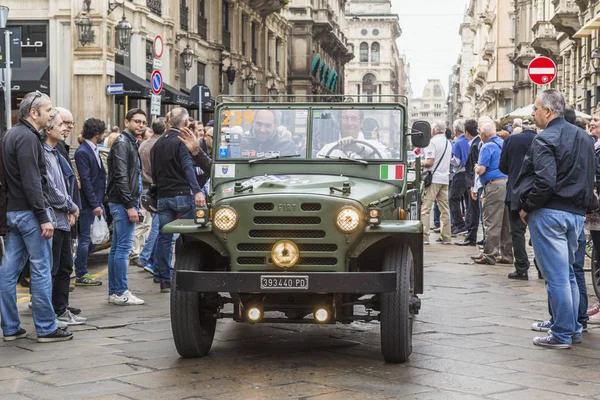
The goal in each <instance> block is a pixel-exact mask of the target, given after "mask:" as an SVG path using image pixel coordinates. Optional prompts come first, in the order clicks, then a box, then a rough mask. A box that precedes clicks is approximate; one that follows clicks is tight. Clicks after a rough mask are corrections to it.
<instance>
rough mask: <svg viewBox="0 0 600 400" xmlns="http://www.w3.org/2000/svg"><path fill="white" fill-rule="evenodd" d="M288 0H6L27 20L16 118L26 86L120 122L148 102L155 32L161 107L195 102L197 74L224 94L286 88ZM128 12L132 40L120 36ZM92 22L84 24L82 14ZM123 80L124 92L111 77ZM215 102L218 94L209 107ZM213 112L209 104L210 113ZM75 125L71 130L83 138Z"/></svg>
mask: <svg viewBox="0 0 600 400" xmlns="http://www.w3.org/2000/svg"><path fill="white" fill-rule="evenodd" d="M284 3H285V1H282V0H177V1H175V0H172V1H165V0H162V1H161V0H125V1H107V0H57V1H49V0H31V1H27V2H23V1H16V0H7V1H5V2H4V3H3V4H4V5H7V6H8V7H9V8H10V13H9V21H8V25H9V26H18V27H21V31H22V45H21V46H22V54H23V62H22V66H21V67H20V68H14V69H13V82H12V89H13V100H12V109H13V122H14V121H15V118H16V110H17V109H18V105H19V103H20V99H22V97H23V95H24V94H25V93H27V92H29V91H32V90H37V89H39V90H41V91H43V92H46V93H48V94H50V96H51V98H52V99H53V103H54V104H55V105H59V106H63V107H66V108H69V109H71V110H72V111H73V114H74V116H75V122H76V126H75V132H78V131H80V130H81V125H82V124H83V121H84V119H85V118H88V117H96V118H100V119H102V120H104V121H106V122H107V124H108V125H115V124H116V125H121V126H122V120H123V117H124V113H125V111H126V110H127V109H128V108H132V107H141V108H143V109H146V110H147V111H150V104H149V103H150V101H149V99H150V82H149V77H150V74H151V72H152V70H153V68H154V66H153V58H154V56H153V48H152V47H153V46H152V43H153V40H154V38H155V37H156V36H157V35H160V36H161V37H162V38H163V41H164V44H165V46H164V53H163V55H162V58H161V61H162V65H161V67H160V68H161V72H162V76H163V80H164V84H165V85H164V88H163V92H162V107H161V114H163V115H164V114H165V113H166V111H167V110H168V109H169V108H171V107H174V106H177V105H181V106H184V107H187V108H189V109H192V110H193V109H197V108H198V104H197V103H195V102H194V101H193V100H192V99H191V96H190V92H189V91H190V90H191V88H192V87H193V86H194V85H196V84H205V85H207V86H208V87H209V88H210V89H211V91H212V95H213V97H216V96H217V95H219V94H224V95H230V94H234V93H235V94H267V93H275V92H279V93H285V92H286V91H287V87H286V83H287V78H288V57H287V54H288V40H289V35H290V31H291V27H290V24H289V23H288V22H287V20H286V19H285V18H284V17H283V16H282V15H281V10H282V8H283V7H284ZM123 19H124V20H125V21H127V22H128V23H129V24H130V27H131V30H130V32H131V36H130V40H129V41H127V43H122V42H121V41H120V40H119V35H118V32H119V31H118V30H117V29H115V28H116V27H117V24H118V23H119V22H120V21H122V20H123ZM82 20H86V21H88V22H89V25H91V26H88V29H89V30H87V31H79V30H78V25H76V22H80V21H82ZM109 83H123V85H124V93H123V94H122V95H116V96H113V95H107V94H106V85H107V84H109ZM203 109H204V111H205V113H209V112H210V111H212V109H211V106H210V103H209V104H205V105H204V107H203ZM204 116H205V119H206V118H210V117H211V116H210V114H205V115H204ZM75 136H76V135H73V137H71V138H70V139H71V140H72V141H73V142H72V144H74V145H76V141H75V140H76V137H75Z"/></svg>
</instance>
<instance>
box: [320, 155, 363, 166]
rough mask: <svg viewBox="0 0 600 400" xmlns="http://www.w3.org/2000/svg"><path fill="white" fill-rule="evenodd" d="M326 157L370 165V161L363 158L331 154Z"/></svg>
mask: <svg viewBox="0 0 600 400" xmlns="http://www.w3.org/2000/svg"><path fill="white" fill-rule="evenodd" d="M323 157H324V158H328V159H330V160H338V161H353V162H355V163H359V164H363V165H368V164H369V163H368V162H367V161H365V160H361V159H360V158H344V157H331V156H323Z"/></svg>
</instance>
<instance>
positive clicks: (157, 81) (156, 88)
mask: <svg viewBox="0 0 600 400" xmlns="http://www.w3.org/2000/svg"><path fill="white" fill-rule="evenodd" d="M150 83H151V84H152V85H151V86H152V93H154V94H160V92H161V91H162V88H163V77H162V74H161V73H160V71H159V70H157V69H155V70H154V71H153V72H152V77H151V78H150Z"/></svg>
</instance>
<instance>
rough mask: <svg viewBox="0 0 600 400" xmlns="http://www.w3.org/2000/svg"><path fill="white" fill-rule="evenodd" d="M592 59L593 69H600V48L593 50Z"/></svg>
mask: <svg viewBox="0 0 600 400" xmlns="http://www.w3.org/2000/svg"><path fill="white" fill-rule="evenodd" d="M590 58H591V60H592V67H594V69H600V47H596V48H595V49H594V50H592V54H591V55H590Z"/></svg>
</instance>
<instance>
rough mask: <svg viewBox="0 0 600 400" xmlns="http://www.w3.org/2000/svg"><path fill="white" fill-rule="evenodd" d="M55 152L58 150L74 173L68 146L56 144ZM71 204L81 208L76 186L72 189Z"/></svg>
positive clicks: (63, 143) (62, 143)
mask: <svg viewBox="0 0 600 400" xmlns="http://www.w3.org/2000/svg"><path fill="white" fill-rule="evenodd" d="M56 150H58V152H59V153H60V155H61V156H63V157H64V159H65V160H67V162H68V163H69V166H70V167H71V169H72V170H73V171H75V168H73V162H72V161H71V158H70V157H69V146H67V144H66V143H65V142H58V143H57V144H56ZM73 203H75V204H77V207H79V208H81V196H80V194H79V186H77V185H75V186H74V187H73Z"/></svg>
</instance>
